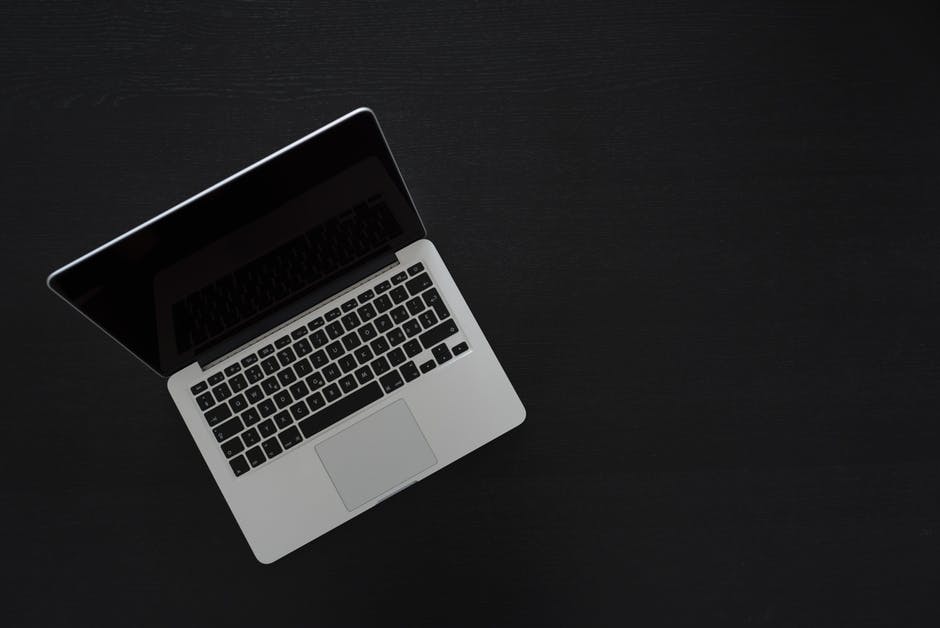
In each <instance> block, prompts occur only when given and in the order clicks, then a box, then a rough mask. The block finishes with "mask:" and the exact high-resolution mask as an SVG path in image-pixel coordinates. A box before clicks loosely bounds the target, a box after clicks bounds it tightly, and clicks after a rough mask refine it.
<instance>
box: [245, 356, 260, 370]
mask: <svg viewBox="0 0 940 628" xmlns="http://www.w3.org/2000/svg"><path fill="white" fill-rule="evenodd" d="M257 361H258V356H256V355H255V354H254V353H252V354H251V355H248V356H245V357H244V358H242V366H244V367H245V368H248V367H249V366H251V365H252V364H254V363H255V362H257Z"/></svg>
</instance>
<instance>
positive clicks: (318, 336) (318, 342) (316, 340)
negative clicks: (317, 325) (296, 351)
mask: <svg viewBox="0 0 940 628" xmlns="http://www.w3.org/2000/svg"><path fill="white" fill-rule="evenodd" d="M329 341H330V339H329V338H327V337H326V333H325V332H324V331H323V330H322V329H321V330H320V331H317V332H314V334H313V335H312V336H310V342H312V343H313V348H314V349H319V348H320V347H322V346H323V345H325V344H326V343H328V342H329Z"/></svg>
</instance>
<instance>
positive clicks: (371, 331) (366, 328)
mask: <svg viewBox="0 0 940 628" xmlns="http://www.w3.org/2000/svg"><path fill="white" fill-rule="evenodd" d="M376 336H378V333H377V332H376V331H375V327H373V326H372V323H366V324H365V325H363V326H362V327H360V328H359V337H360V338H362V340H363V341H364V342H369V341H370V340H372V339H373V338H375V337H376Z"/></svg>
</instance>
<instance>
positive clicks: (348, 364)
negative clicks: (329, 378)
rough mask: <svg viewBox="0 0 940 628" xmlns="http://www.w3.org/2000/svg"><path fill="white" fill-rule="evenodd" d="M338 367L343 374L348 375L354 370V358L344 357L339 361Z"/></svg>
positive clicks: (350, 356)
mask: <svg viewBox="0 0 940 628" xmlns="http://www.w3.org/2000/svg"><path fill="white" fill-rule="evenodd" d="M339 367H340V368H341V369H343V372H344V373H348V372H349V371H351V370H353V369H354V368H356V358H354V357H353V356H352V355H349V354H347V355H344V356H343V357H341V358H340V359H339Z"/></svg>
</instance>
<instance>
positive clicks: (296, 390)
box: [290, 382, 310, 399]
mask: <svg viewBox="0 0 940 628" xmlns="http://www.w3.org/2000/svg"><path fill="white" fill-rule="evenodd" d="M290 394H291V396H292V397H293V398H294V399H303V398H304V397H306V396H307V395H309V394H310V389H309V388H307V385H306V384H305V383H303V382H297V383H296V384H294V385H293V386H291V387H290Z"/></svg>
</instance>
